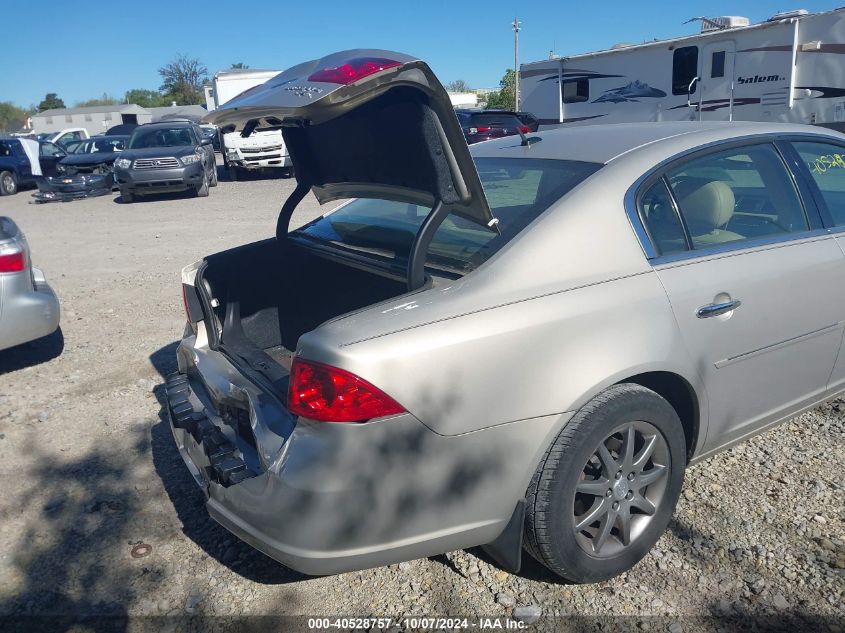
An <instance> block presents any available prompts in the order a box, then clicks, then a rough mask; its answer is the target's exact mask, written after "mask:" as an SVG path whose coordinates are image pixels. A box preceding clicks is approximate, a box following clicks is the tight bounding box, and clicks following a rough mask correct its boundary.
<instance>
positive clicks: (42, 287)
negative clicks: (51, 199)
mask: <svg viewBox="0 0 845 633" xmlns="http://www.w3.org/2000/svg"><path fill="white" fill-rule="evenodd" d="M58 327H59V300H58V299H57V298H56V294H55V293H54V292H53V290H52V288H50V286H49V285H48V284H47V280H46V279H45V278H44V273H43V272H41V270H39V269H38V268H35V267H34V266H33V265H32V257H31V256H30V252H29V246H28V245H27V243H26V237H24V234H23V232H22V231H21V230H20V229H19V228H18V227H17V225H16V224H15V223H14V222H13V221H12V219H11V218H7V217H5V216H0V350H4V349H7V348H9V347H14V346H15V345H21V344H23V343H28V342H29V341H34V340H36V339H39V338H42V337H44V336H47V335H49V334H52V333H53V332H55V331H56V330H57V329H58Z"/></svg>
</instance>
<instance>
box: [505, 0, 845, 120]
mask: <svg viewBox="0 0 845 633" xmlns="http://www.w3.org/2000/svg"><path fill="white" fill-rule="evenodd" d="M699 19H700V20H701V23H702V27H701V33H698V34H695V35H691V36H687V37H679V38H675V39H671V40H659V41H653V42H647V43H645V44H638V45H629V46H628V45H617V46H616V47H614V48H613V49H610V50H604V51H597V52H594V53H587V54H583V55H573V56H571V57H560V58H553V59H549V60H544V61H539V62H534V63H529V64H523V65H521V66H520V79H521V84H522V99H521V107H522V109H523V110H527V111H529V112H533V113H534V114H535V115H536V116H537V117H538V118H540V120H541V123H543V124H545V125H547V126H549V125H554V126H557V125H561V124H562V125H585V124H587V125H588V124H591V123H623V122H632V121H685V120H689V121H769V122H774V121H779V122H790V123H809V124H813V125H822V126H825V127H830V128H833V129H836V130H840V131H843V130H845V9H836V10H834V11H827V12H824V13H813V14H810V13H807V11H804V10H799V11H790V12H786V13H779V14H777V15H774V16H773V17H771V18H769V19H768V20H767V21H765V22H762V23H760V24H749V22H748V19H747V18H741V17H737V16H726V17H718V18H699Z"/></svg>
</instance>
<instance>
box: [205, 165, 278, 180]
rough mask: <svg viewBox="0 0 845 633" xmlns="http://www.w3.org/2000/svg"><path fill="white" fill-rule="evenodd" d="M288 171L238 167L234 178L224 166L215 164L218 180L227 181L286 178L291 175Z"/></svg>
mask: <svg viewBox="0 0 845 633" xmlns="http://www.w3.org/2000/svg"><path fill="white" fill-rule="evenodd" d="M288 174H290V172H289V171H288V170H287V169H279V168H271V167H263V168H260V169H240V170H238V173H237V176H236V178H234V179H233V178H232V177H231V175H230V174H229V170H228V169H227V168H226V167H224V166H220V165H218V166H217V175H218V178H219V179H220V180H227V181H229V182H235V181H244V182H249V181H255V180H277V179H279V178H282V179H287V178H291V177H292V176H290V175H288Z"/></svg>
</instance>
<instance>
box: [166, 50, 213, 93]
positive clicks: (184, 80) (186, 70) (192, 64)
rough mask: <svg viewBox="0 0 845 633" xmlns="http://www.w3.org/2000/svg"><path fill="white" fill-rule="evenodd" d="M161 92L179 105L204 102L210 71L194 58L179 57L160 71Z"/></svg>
mask: <svg viewBox="0 0 845 633" xmlns="http://www.w3.org/2000/svg"><path fill="white" fill-rule="evenodd" d="M158 74H159V75H161V79H162V83H161V88H160V90H161V92H162V93H164V94H165V95H167V96H168V97H169V98H170V99H172V100H173V101H175V102H176V103H177V104H178V105H194V104H197V103H202V101H203V90H202V86H203V84H204V83H205V82H206V81H208V69H207V68H206V67H205V66H203V64H202V62H201V61H200V60H198V59H196V58H193V57H187V56H186V55H178V56H177V57H176V58H175V59H174V60H173V61H172V62H170V63H169V64H166V65H165V66H162V67H161V68H159V69H158Z"/></svg>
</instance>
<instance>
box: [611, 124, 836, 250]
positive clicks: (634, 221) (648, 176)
mask: <svg viewBox="0 0 845 633" xmlns="http://www.w3.org/2000/svg"><path fill="white" fill-rule="evenodd" d="M802 140H803V141H809V142H816V143H817V142H828V143H832V144H838V145H841V146H842V147H843V149H845V141H843V140H842V139H839V138H836V137H831V136H828V135H826V134H824V133H819V134H815V133H812V132H787V133H778V134H754V135H746V136H739V137H736V138H731V139H720V140H718V141H712V142H710V143H705V144H704V145H698V146H696V147H694V148H690V149H688V150H685V151H683V152H680V153H679V154H675V155H674V156H671V157H669V158H667V159H665V160H663V161H661V162H659V163H658V164H657V165H655V166H654V167H652V168H651V169H649V170H648V171H646V172H645V173H644V174H643V175H641V176H640V177H639V178H637V180H635V181H634V183H633V184H632V185H631V186H630V187H629V188H628V190H627V191H626V192H625V198H624V201H623V205H624V207H625V214H626V215H627V216H628V221H629V222H630V224H631V228H633V230H634V233H635V234H636V236H637V239H638V240H639V242H640V247H641V248H642V250H643V254H644V255H645V257H646V259H647V260H649V262H651V263H652V264H653V265H658V264H663V263H668V262H674V261H680V260H686V259H699V258H703V257H708V256H711V255H714V254H716V255H721V254H724V253H727V252H732V251H739V250H747V249H752V248H755V247H758V246H765V245H769V244H779V243H781V242H788V241H795V240H801V239H806V238H808V237H815V236H817V235H828V234H831V233H842V232H845V225H843V226H839V227H831V226H829V225H828V224H829V222H828V220H827V218H824V216H822V217H821V220H822V223H823V224H822V226H821V227H819V228H812V225H813V221H812V218H811V210H812V211H814V212H815V213H816V214H821V209H819V208H818V205H817V204H816V201H815V200H814V199H813V200H810V201H808V200H805V199H804V197H805V193H806V190H805V189H804V188H803V187H802V186H801V184H802V182H803V180H804V179H805V176H804V174H803V173H802V174H796V173H794V171H795V169H796V166H795V165H793V164H792V161H791V160H789V156H787V155H784V154H783V152H782V151H781V149H780V148H779V147H778V145H777V142H778V141H785V142H792V141H802ZM760 144H773V145H774V148H775V150H776V151H777V152H778V153H779V154H781V158H782V159H783V161H784V166H785V167H786V170H787V172H788V173H789V174H790V177H791V178H792V181H793V184H794V185H795V188H796V191H797V193H798V197H799V199H800V200H801V204H802V205H803V206H804V210H805V213H806V215H807V219H808V221H809V222H810V226H811V228H810V230H808V231H802V232H797V233H784V234H780V235H777V236H773V237H770V238H757V239H753V240H741V241H737V242H726V243H724V244H718V245H715V246H711V247H710V248H706V249H699V250H689V251H685V252H683V253H673V254H671V255H665V256H662V255H660V253H659V252H658V249H657V247H656V245H655V244H654V242H652V240H651V237H650V236H649V234H648V231H647V230H646V228H645V223H644V222H643V220H642V217H641V216H640V209H639V199H640V195H641V194H642V193H644V192H645V190H646V189H647V188H648V187H649V186H651V185H652V184H654V182H655V181H656V180H658V179H660V178H662V177H663V176H664V175H665V173H666V172H667V171H668V170H669V169H670V168H671V167H673V166H674V165H675V164H677V163H681V162H684V161H687V160H691V159H692V158H695V157H698V156H699V155H700V156H706V155H707V154H712V153H717V152H720V151H723V150H728V149H731V148H733V147H742V146H746V145H760ZM793 149H794V148H793ZM811 191H812V190H811ZM670 192H671V188H670ZM808 203H812V206H810V204H808Z"/></svg>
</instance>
